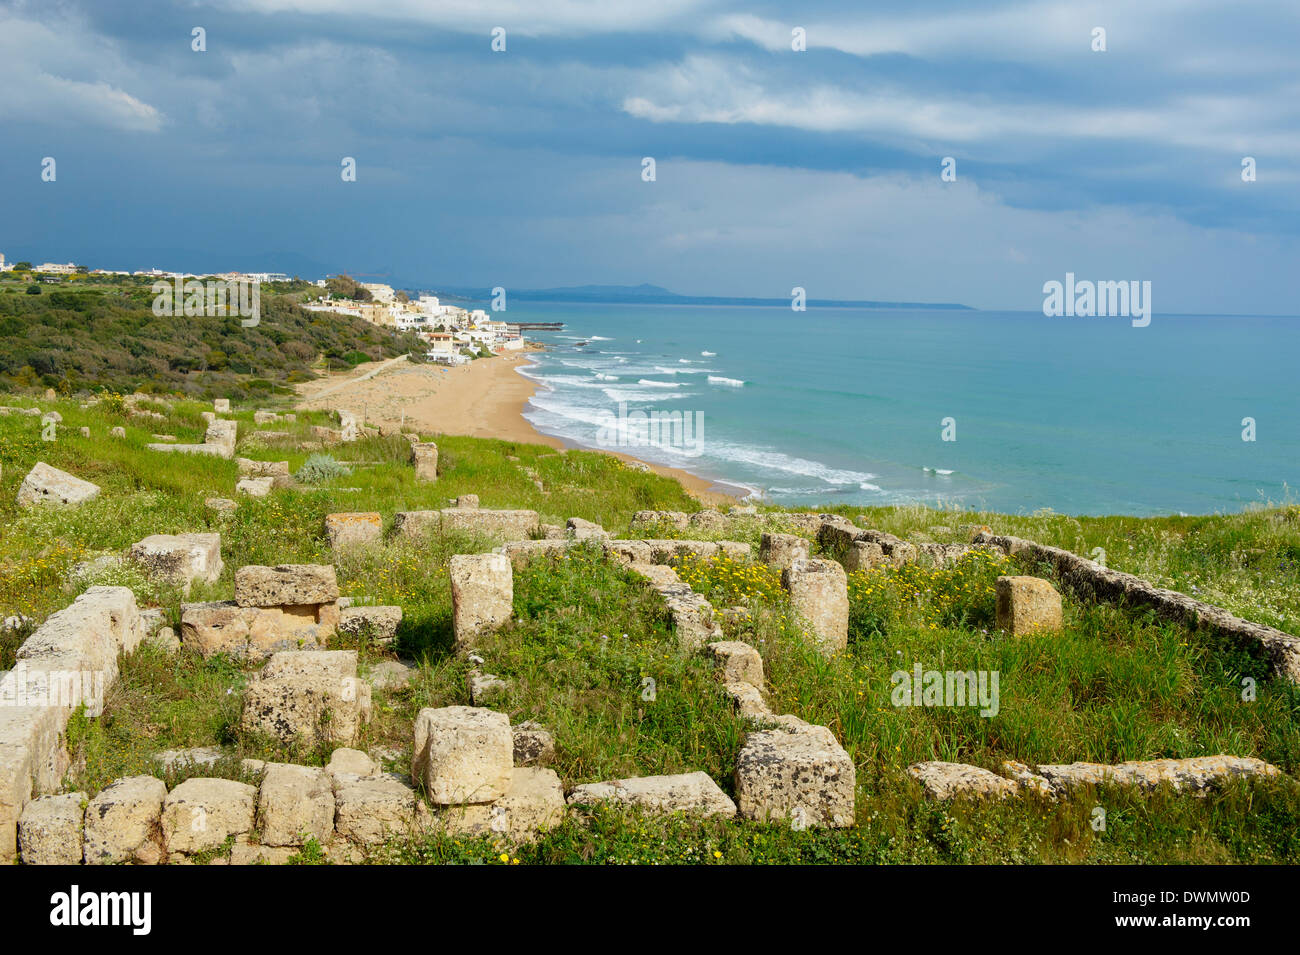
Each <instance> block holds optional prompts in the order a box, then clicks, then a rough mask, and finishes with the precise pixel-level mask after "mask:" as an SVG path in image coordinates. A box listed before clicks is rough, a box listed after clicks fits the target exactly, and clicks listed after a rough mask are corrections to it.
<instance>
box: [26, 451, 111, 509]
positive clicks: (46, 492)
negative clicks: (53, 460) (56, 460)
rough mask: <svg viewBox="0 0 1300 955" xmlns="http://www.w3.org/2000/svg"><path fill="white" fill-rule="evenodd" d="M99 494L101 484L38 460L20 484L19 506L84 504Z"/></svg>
mask: <svg viewBox="0 0 1300 955" xmlns="http://www.w3.org/2000/svg"><path fill="white" fill-rule="evenodd" d="M98 496H99V486H98V485H97V484H91V483H90V482H89V481H83V480H82V479H81V478H79V477H74V476H73V475H71V474H69V473H68V472H67V471H60V470H59V469H58V468H56V467H51V466H50V465H48V464H46V463H45V462H44V461H37V462H36V464H35V466H33V467H32V469H31V470H30V471H28V472H27V476H26V477H25V478H23V481H22V483H21V484H20V485H18V496H17V499H16V500H17V503H18V506H19V507H34V506H36V505H38V504H67V505H73V506H75V505H77V504H84V503H85V502H86V501H90V500H93V499H94V498H96V497H98Z"/></svg>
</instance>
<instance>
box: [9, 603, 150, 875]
mask: <svg viewBox="0 0 1300 955" xmlns="http://www.w3.org/2000/svg"><path fill="white" fill-rule="evenodd" d="M144 636H145V626H144V624H143V622H142V620H141V616H140V611H139V609H138V607H137V606H136V602H135V596H134V595H133V594H132V593H131V591H130V590H129V589H128V588H126V587H92V588H90V589H89V590H87V591H86V592H85V593H83V594H82V595H81V596H80V597H78V598H77V599H76V600H75V601H73V603H72V604H71V605H70V606H68V607H65V608H64V609H63V610H59V611H57V612H55V613H53V614H51V615H50V616H49V618H48V619H46V621H45V622H44V623H43V624H42V625H41V626H40V627H39V628H38V629H37V630H36V631H35V632H34V633H33V634H32V635H31V636H30V637H28V638H27V639H26V640H25V641H23V643H22V645H21V646H20V647H19V648H18V652H17V661H16V663H15V665H14V668H13V670H12V671H9V672H0V862H6V861H9V860H10V859H12V858H13V857H14V855H15V852H16V849H17V842H16V840H17V828H16V827H17V822H18V819H19V816H20V815H21V814H22V812H23V810H24V807H25V806H27V805H28V804H29V802H30V801H31V800H32V799H34V798H36V797H38V796H40V795H42V794H45V793H52V792H55V791H56V790H57V789H58V787H59V784H60V782H61V780H62V778H63V774H64V773H65V772H66V771H67V769H68V766H69V757H68V752H67V747H66V736H65V732H66V729H67V724H68V717H69V716H70V714H71V713H72V711H73V709H74V708H75V707H77V706H81V705H84V706H85V707H86V712H87V713H88V714H89V715H91V716H94V715H97V714H98V713H99V712H101V710H102V707H103V701H104V694H105V693H106V692H107V691H108V689H109V688H110V687H111V686H112V685H113V682H114V681H115V680H116V679H117V673H118V663H117V660H118V654H119V653H131V652H133V651H134V650H135V648H136V647H137V646H138V645H139V643H140V641H141V640H142V639H143V638H144Z"/></svg>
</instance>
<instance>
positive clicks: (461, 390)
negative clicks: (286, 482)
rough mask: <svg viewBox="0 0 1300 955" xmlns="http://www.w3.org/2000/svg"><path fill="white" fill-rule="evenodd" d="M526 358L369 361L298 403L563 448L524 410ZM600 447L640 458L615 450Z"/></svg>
mask: <svg viewBox="0 0 1300 955" xmlns="http://www.w3.org/2000/svg"><path fill="white" fill-rule="evenodd" d="M528 363H529V362H528V359H527V357H526V353H521V354H517V355H498V356H496V357H494V358H480V359H477V360H475V361H472V362H470V363H469V364H466V365H458V366H456V367H454V368H448V367H446V366H442V365H427V364H425V365H413V364H410V363H409V362H407V361H404V360H403V361H390V362H372V363H369V364H365V365H358V366H357V367H356V368H353V369H352V370H350V371H348V372H342V373H338V374H332V375H327V376H324V377H321V378H318V379H316V380H315V381H310V382H305V383H304V384H301V385H299V386H298V388H297V390H298V395H299V400H298V405H297V406H298V407H299V408H303V409H308V410H330V409H336V408H346V409H348V410H349V411H353V412H356V413H357V414H360V415H362V416H363V417H364V420H365V422H366V424H368V425H370V426H371V427H379V426H380V425H383V426H387V427H401V426H405V427H406V428H408V429H409V430H413V431H417V430H418V431H421V432H425V433H438V434H461V435H468V436H470V437H475V438H499V439H501V440H504V441H517V442H520V443H522V444H545V445H548V446H550V447H552V448H557V449H560V450H567V449H568V448H569V447H572V446H573V445H571V444H569V443H566V442H564V441H562V440H561V439H559V438H555V437H552V436H551V435H547V434H542V433H541V432H540V431H538V430H536V429H535V428H534V427H533V426H532V425H531V424H530V423H529V422H528V420H527V419H526V418H525V417H524V416H523V412H524V409H525V407H526V406H527V404H528V400H529V399H530V398H531V397H532V396H533V393H534V392H535V391H536V390H537V384H536V383H535V382H533V381H530V380H529V379H527V378H525V377H524V376H523V375H521V374H519V372H518V369H519V368H521V367H524V366H526V365H527V364H528ZM590 450H599V449H590ZM603 453H605V454H613V455H615V456H616V457H619V458H622V459H624V460H628V461H631V460H639V459H637V458H633V457H632V456H630V455H626V454H621V453H619V452H615V451H605V452H603ZM642 463H644V464H645V465H646V466H647V467H649V468H651V469H652V470H653V471H655V473H657V474H662V475H664V476H666V477H671V478H674V479H676V480H677V481H679V482H681V484H682V486H683V487H684V488H686V490H687V492H689V493H690V494H691V495H692V496H693V497H696V498H698V499H699V500H701V501H703V502H705V503H709V504H733V503H735V501H736V500H737V498H739V497H741V496H743V495H744V493H745V491H744V489H743V488H735V487H731V486H729V485H724V484H716V483H714V482H712V481H709V480H707V479H705V478H701V477H698V476H696V475H694V474H691V473H689V472H687V471H683V470H681V469H680V468H670V467H665V466H663V465H658V464H654V463H652V462H649V461H646V462H642Z"/></svg>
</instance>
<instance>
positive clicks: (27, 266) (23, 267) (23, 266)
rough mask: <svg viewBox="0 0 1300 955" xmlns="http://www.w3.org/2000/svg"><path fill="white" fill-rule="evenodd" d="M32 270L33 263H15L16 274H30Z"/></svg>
mask: <svg viewBox="0 0 1300 955" xmlns="http://www.w3.org/2000/svg"><path fill="white" fill-rule="evenodd" d="M31 270H32V263H30V262H15V263H14V271H15V272H30V271H31Z"/></svg>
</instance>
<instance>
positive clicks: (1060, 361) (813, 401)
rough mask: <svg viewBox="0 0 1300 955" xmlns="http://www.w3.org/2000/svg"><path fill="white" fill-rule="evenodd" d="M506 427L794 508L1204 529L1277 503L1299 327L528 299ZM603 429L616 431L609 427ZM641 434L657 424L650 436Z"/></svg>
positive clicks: (1299, 365)
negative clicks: (1091, 519)
mask: <svg viewBox="0 0 1300 955" xmlns="http://www.w3.org/2000/svg"><path fill="white" fill-rule="evenodd" d="M494 317H496V318H505V319H506V320H507V321H525V322H526V321H542V322H555V321H559V322H564V325H565V327H564V329H563V330H562V331H530V332H528V333H527V337H529V338H531V339H533V340H536V341H539V342H542V343H544V344H545V345H546V346H547V348H546V350H545V351H543V352H538V353H534V354H533V355H531V356H530V357H531V364H529V365H528V366H527V367H524V368H521V372H520V373H521V374H524V375H526V376H527V377H529V378H531V379H532V380H534V381H535V382H537V384H538V386H539V387H538V390H537V392H536V394H535V396H534V397H533V399H532V400H531V402H530V403H529V406H528V408H527V409H526V411H525V417H527V418H528V420H529V421H530V422H531V423H532V424H533V425H534V427H536V428H537V429H538V430H539V431H542V432H544V433H547V434H551V435H554V436H556V437H559V438H561V439H563V440H565V441H566V442H567V443H569V444H571V445H574V446H580V447H591V448H604V449H607V450H617V451H623V452H626V453H628V454H631V455H633V456H634V457H637V458H640V459H642V460H646V461H651V462H655V463H659V464H665V465H670V466H673V467H678V468H683V469H685V470H687V471H690V472H692V473H694V474H697V475H699V476H701V477H704V478H707V479H710V480H713V481H715V482H718V483H721V484H726V485H731V486H733V487H739V488H743V489H744V492H745V493H746V494H748V495H751V496H753V497H754V498H757V499H765V500H769V501H771V502H773V503H778V504H784V505H792V506H800V507H803V506H808V507H816V506H830V505H834V504H853V505H889V504H907V503H917V502H920V503H925V504H928V505H931V506H941V507H951V508H957V509H972V508H973V509H988V510H996V511H1001V512H1007V513H1033V512H1036V511H1041V510H1044V509H1050V510H1052V511H1055V512H1057V513H1064V514H1079V515H1084V514H1089V515H1096V514H1131V515H1158V514H1208V513H1218V512H1235V511H1240V510H1242V509H1245V508H1248V507H1251V506H1253V505H1266V504H1280V503H1289V502H1293V501H1294V494H1293V490H1292V489H1293V488H1294V487H1295V486H1296V484H1297V481H1298V480H1300V373H1298V372H1300V318H1296V317H1277V316H1237V315H1233V316H1224V315H1170V316H1162V315H1159V314H1156V315H1154V316H1152V318H1151V322H1150V324H1149V325H1147V326H1146V327H1134V326H1133V325H1132V323H1131V321H1130V320H1129V319H1127V318H1096V317H1093V318H1075V317H1070V318H1048V317H1045V316H1044V315H1043V314H1042V313H1041V312H996V311H975V310H946V309H945V310H923V309H916V310H914V309H898V310H894V309H881V308H830V307H825V308H821V307H817V306H816V305H815V304H810V305H809V307H808V309H807V310H806V311H803V312H795V311H793V310H792V309H791V308H790V307H788V306H785V307H775V306H773V307H760V306H711V305H706V306H700V305H648V304H647V305H640V304H591V303H582V304H559V303H545V304H529V303H519V302H512V303H511V304H510V306H509V312H508V314H497V315H495V316H494ZM619 422H623V423H622V424H620V423H619ZM656 425H657V427H656Z"/></svg>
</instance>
